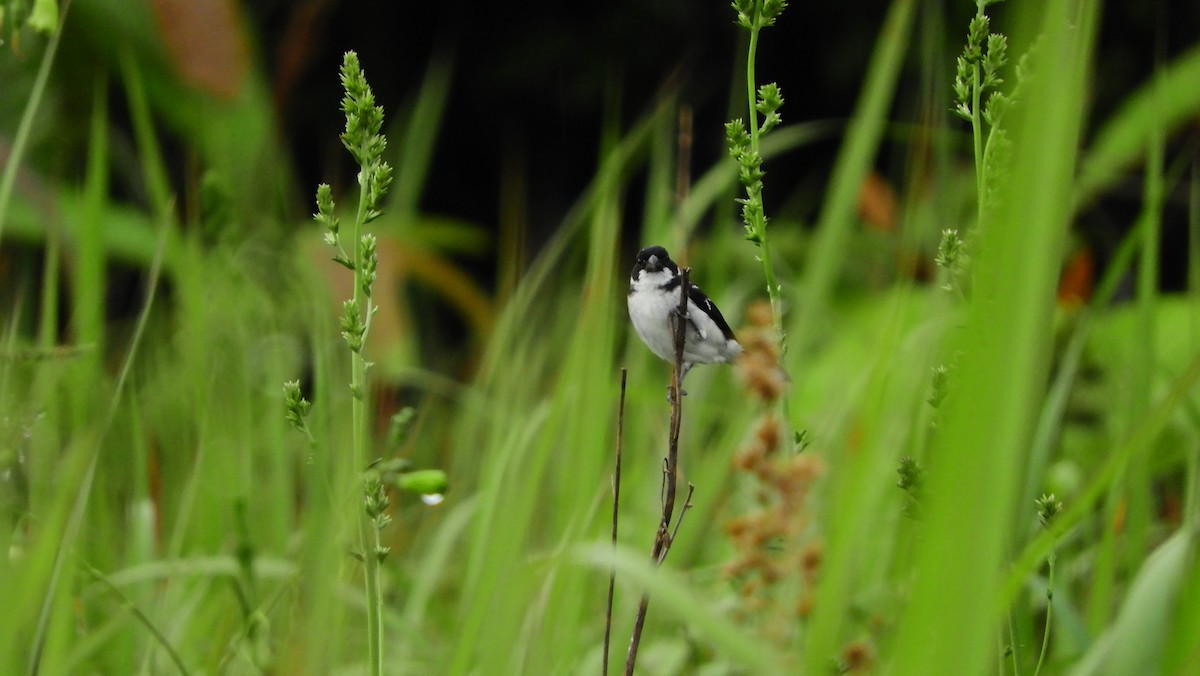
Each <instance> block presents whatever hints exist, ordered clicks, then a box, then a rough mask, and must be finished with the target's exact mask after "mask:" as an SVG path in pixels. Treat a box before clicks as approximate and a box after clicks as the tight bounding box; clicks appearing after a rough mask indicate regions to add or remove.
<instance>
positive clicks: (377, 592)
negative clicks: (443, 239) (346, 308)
mask: <svg viewBox="0 0 1200 676" xmlns="http://www.w3.org/2000/svg"><path fill="white" fill-rule="evenodd" d="M369 187H370V172H369V171H368V168H367V167H362V168H361V170H360V171H359V173H358V211H357V213H356V214H355V217H354V240H353V242H352V243H351V246H352V248H353V250H354V296H353V298H354V304H355V307H356V308H359V312H362V313H363V317H362V319H363V323H364V325H365V326H366V330H364V331H363V337H362V338H363V343H364V344H363V345H362V346H361V347H360V348H359V351H357V352H354V351H351V353H350V359H351V380H350V393H351V399H350V408H351V418H352V421H353V428H354V429H353V433H352V434H353V443H354V454H353V458H354V460H353V462H354V463H355V464H356V469H361V468H364V467H366V466H367V465H368V463H369V462H370V451H369V449H368V448H367V439H366V435H367V405H366V398H367V362H366V359H365V358H364V357H363V355H362V350H364V349H366V345H365V343H366V338H367V333H369V332H370V326H371V299H370V297H369V296H367V294H366V293H365V291H364V290H363V270H364V268H365V266H366V261H365V260H363V256H362V247H361V246H360V245H359V240H360V238H361V234H360V230H361V228H362V224H363V222H364V221H365V220H366V213H367V194H368V190H369ZM360 480H362V479H361V478H360ZM364 492H365V484H364ZM359 509H360V510H362V513H361V515H360V516H359V523H360V526H359V529H360V538H359V539H360V544H361V548H362V556H363V576H364V577H365V579H366V586H367V650H368V659H369V664H370V666H369V667H368V673H370V674H371V675H372V676H380V675H381V674H383V592H382V590H381V589H380V586H379V564H380V561H379V551H380V548H379V547H380V541H379V528H378V524H377V523H376V521H375V518H374V517H372V516H371V515H370V514H368V513H367V512H366V510H365V509H363V508H362V505H361V503H359Z"/></svg>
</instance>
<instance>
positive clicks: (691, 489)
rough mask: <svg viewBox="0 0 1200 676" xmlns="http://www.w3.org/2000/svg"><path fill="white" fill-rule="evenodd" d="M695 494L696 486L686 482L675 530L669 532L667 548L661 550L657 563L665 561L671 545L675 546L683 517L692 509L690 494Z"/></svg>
mask: <svg viewBox="0 0 1200 676" xmlns="http://www.w3.org/2000/svg"><path fill="white" fill-rule="evenodd" d="M695 492H696V485H695V484H693V483H692V482H690V481H689V482H688V492H687V496H686V497H684V499H683V507H680V508H679V518H678V519H676V520H675V529H674V530H672V531H671V537H670V539H668V540H667V546H666V547H664V548H663V553H662V558H660V559H659V560H658V562H659V563H662V562H663V561H666V560H667V552H670V551H671V545H673V544H675V536H676V535H679V527H680V526H682V525H683V517H685V516H687V513H688V510H689V509H691V508H692V493H695Z"/></svg>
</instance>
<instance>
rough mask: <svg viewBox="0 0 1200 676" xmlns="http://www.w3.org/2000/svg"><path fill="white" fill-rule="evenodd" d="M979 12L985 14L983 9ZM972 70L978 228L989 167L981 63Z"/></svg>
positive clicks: (981, 218) (976, 63)
mask: <svg viewBox="0 0 1200 676" xmlns="http://www.w3.org/2000/svg"><path fill="white" fill-rule="evenodd" d="M979 11H980V13H981V14H982V13H983V9H982V8H981V9H980V10H979ZM971 68H972V69H973V72H974V74H975V78H974V82H973V84H972V85H971V140H972V144H973V145H974V148H975V218H976V221H975V224H976V226H977V227H978V226H980V225H982V224H983V200H984V190H986V186H987V181H986V178H985V176H984V171H985V167H986V166H987V165H986V164H985V163H984V161H983V152H984V150H983V122H982V120H981V119H980V112H979V99H980V98H981V94H982V93H983V87H982V86H981V85H980V84H979V78H980V72H979V62H978V61H976V62H975V65H973V66H972V67H971ZM989 140H990V139H989Z"/></svg>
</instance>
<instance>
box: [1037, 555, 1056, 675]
mask: <svg viewBox="0 0 1200 676" xmlns="http://www.w3.org/2000/svg"><path fill="white" fill-rule="evenodd" d="M1054 558H1055V557H1054V552H1050V556H1049V557H1047V559H1046V563H1047V565H1049V567H1050V571H1049V573H1047V578H1046V628H1045V630H1044V631H1043V633H1042V650H1041V652H1040V653H1038V661H1037V666H1036V667H1034V669H1033V676H1038V674H1039V673H1041V671H1042V664H1043V663H1044V662H1045V661H1046V648H1047V647H1048V646H1049V645H1050V619H1051V617H1052V614H1053V613H1054Z"/></svg>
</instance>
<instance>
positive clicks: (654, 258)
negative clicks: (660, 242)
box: [632, 246, 679, 279]
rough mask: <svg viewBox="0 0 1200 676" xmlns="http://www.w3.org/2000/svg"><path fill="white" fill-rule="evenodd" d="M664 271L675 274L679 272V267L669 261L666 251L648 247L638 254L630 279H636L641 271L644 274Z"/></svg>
mask: <svg viewBox="0 0 1200 676" xmlns="http://www.w3.org/2000/svg"><path fill="white" fill-rule="evenodd" d="M664 269H665V270H670V271H671V272H674V273H677V274H678V272H679V266H678V265H675V261H673V260H671V257H670V256H669V255H668V254H667V250H666V249H664V248H662V247H661V246H648V247H646V248H645V249H642V250H641V251H639V252H638V255H637V262H636V263H634V264H633V274H632V277H633V278H634V279H637V276H638V273H639V272H641V271H642V270H645V271H646V272H661V271H662V270H664Z"/></svg>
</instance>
